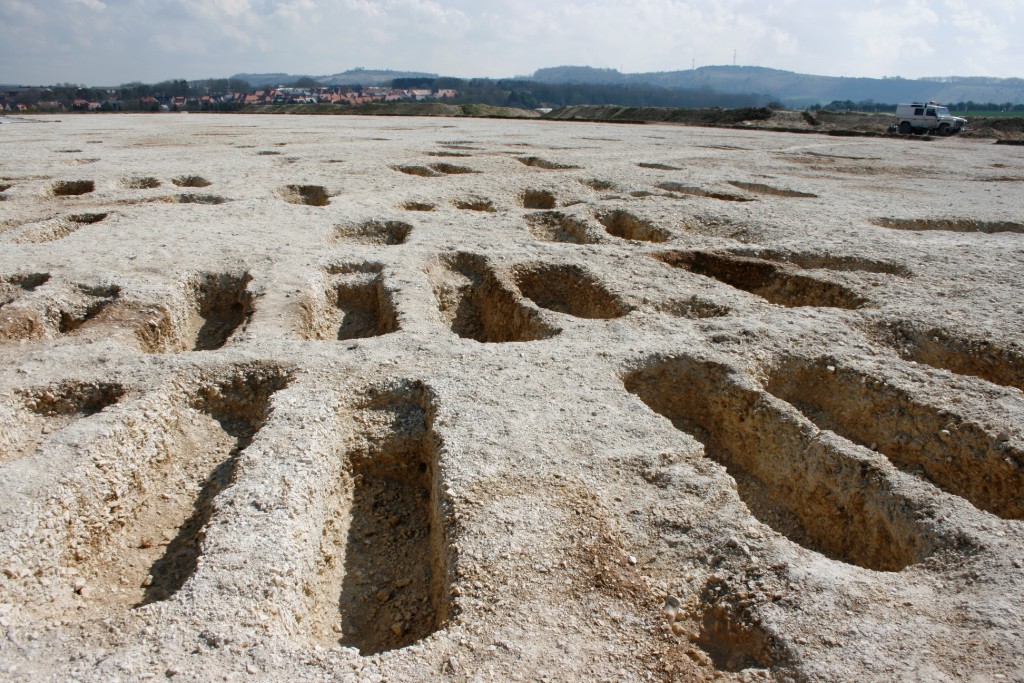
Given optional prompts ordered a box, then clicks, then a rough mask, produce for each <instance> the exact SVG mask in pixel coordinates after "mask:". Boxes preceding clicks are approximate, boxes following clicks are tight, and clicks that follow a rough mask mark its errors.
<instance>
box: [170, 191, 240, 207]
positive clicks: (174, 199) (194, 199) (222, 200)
mask: <svg viewBox="0 0 1024 683" xmlns="http://www.w3.org/2000/svg"><path fill="white" fill-rule="evenodd" d="M162 201H165V202H168V203H170V204H212V205H217V204H226V203H227V202H228V199H227V198H226V197H221V196H219V195H215V194H192V193H185V194H176V195H171V196H170V197H167V198H165V199H163V200H162Z"/></svg>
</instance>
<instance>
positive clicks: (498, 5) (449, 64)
mask: <svg viewBox="0 0 1024 683" xmlns="http://www.w3.org/2000/svg"><path fill="white" fill-rule="evenodd" d="M0 27H3V30H2V31H0V33H2V35H3V40H0V83H13V84H22V85H50V84H55V83H82V84H86V85H118V84H121V83H127V82H131V81H143V82H147V83H152V82H156V81H161V80H166V79H171V78H185V79H190V80H191V79H198V78H223V77H227V76H230V75H232V74H235V73H242V72H249V73H267V72H285V73H292V74H306V75H312V76H321V75H328V74H333V73H338V72H341V71H346V70H348V69H351V68H355V67H363V68H367V69H394V70H404V71H424V72H429V73H438V74H441V75H447V76H460V77H471V76H482V77H508V76H517V75H528V74H532V73H533V72H534V71H535V70H536V69H538V68H543V67H551V66H563V65H573V66H594V67H601V68H614V69H618V70H620V71H623V72H629V73H635V72H646V71H675V70H681V69H689V68H691V66H693V65H696V66H707V65H720V64H732V63H733V60H734V57H733V55H734V51H735V63H736V64H739V65H744V66H764V67H771V68H776V69H785V70H788V71H797V72H800V73H812V74H821V75H829V76H867V77H875V78H879V77H883V76H902V77H904V78H919V77H922V76H996V77H1024V40H1021V39H1020V38H1021V36H1024V0H971V1H970V2H964V0H857V1H856V2H842V3H839V2H829V1H828V0H691V1H682V0H634V1H629V0H626V1H623V0H507V1H506V2H496V1H491V0H0Z"/></svg>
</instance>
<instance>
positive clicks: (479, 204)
mask: <svg viewBox="0 0 1024 683" xmlns="http://www.w3.org/2000/svg"><path fill="white" fill-rule="evenodd" d="M452 205H453V206H455V208H457V209H462V210H463V211H483V212H485V213H495V212H496V211H497V210H498V209H497V207H495V206H494V202H492V201H491V200H490V199H486V198H484V197H467V198H465V199H453V200H452Z"/></svg>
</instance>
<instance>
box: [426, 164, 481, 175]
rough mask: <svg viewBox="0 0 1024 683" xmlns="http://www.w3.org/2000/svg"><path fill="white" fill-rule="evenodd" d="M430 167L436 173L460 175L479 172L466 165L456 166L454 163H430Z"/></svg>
mask: <svg viewBox="0 0 1024 683" xmlns="http://www.w3.org/2000/svg"><path fill="white" fill-rule="evenodd" d="M430 168H432V169H434V170H435V171H437V172H438V173H444V174H445V175H462V174H464V173H479V172H480V171H477V170H475V169H472V168H468V167H466V166H456V165H455V164H431V165H430Z"/></svg>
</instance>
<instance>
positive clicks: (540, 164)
mask: <svg viewBox="0 0 1024 683" xmlns="http://www.w3.org/2000/svg"><path fill="white" fill-rule="evenodd" d="M516 159H517V160H518V161H519V163H521V164H524V165H526V166H529V167H531V168H542V169H544V170H546V171H565V170H570V169H574V168H579V166H573V165H571V164H560V163H557V162H554V161H548V160H547V159H541V158H540V157H516Z"/></svg>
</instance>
